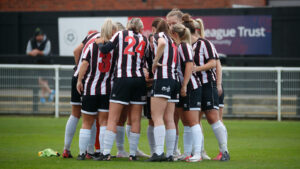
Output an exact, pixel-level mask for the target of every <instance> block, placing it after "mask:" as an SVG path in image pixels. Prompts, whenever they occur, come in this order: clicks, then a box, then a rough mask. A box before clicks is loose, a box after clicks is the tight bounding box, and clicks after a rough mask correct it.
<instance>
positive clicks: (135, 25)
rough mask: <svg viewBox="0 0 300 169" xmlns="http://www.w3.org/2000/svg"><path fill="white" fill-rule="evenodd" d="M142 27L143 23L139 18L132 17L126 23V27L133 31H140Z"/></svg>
mask: <svg viewBox="0 0 300 169" xmlns="http://www.w3.org/2000/svg"><path fill="white" fill-rule="evenodd" d="M143 28H144V24H143V22H142V20H141V19H140V18H132V19H131V20H130V21H128V23H127V29H128V30H132V31H133V32H135V33H140V32H141V30H142V29H143Z"/></svg>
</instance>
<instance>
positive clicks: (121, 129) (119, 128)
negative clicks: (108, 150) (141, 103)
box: [116, 106, 129, 158]
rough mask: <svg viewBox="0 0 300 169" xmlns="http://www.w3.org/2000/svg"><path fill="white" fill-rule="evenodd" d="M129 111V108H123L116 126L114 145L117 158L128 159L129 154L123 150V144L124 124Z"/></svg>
mask: <svg viewBox="0 0 300 169" xmlns="http://www.w3.org/2000/svg"><path fill="white" fill-rule="evenodd" d="M128 110H129V106H125V107H124V109H123V111H122V113H121V116H120V119H119V122H118V124H117V136H116V145H117V149H118V152H117V157H118V158H123V157H129V154H128V153H127V152H126V151H125V149H124V142H125V127H124V125H125V122H126V120H127V112H128Z"/></svg>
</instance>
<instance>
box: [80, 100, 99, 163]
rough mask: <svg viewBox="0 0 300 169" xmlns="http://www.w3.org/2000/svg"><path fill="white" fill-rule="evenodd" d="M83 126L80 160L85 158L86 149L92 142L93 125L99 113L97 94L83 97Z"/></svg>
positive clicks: (81, 130)
mask: <svg viewBox="0 0 300 169" xmlns="http://www.w3.org/2000/svg"><path fill="white" fill-rule="evenodd" d="M81 112H82V127H81V129H80V133H79V151H80V153H79V155H78V157H77V159H78V160H84V159H85V157H86V151H87V148H88V145H89V144H90V139H91V135H92V130H91V129H92V126H93V124H94V123H95V119H96V115H97V98H96V96H83V98H82V108H81Z"/></svg>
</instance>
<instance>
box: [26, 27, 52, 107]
mask: <svg viewBox="0 0 300 169" xmlns="http://www.w3.org/2000/svg"><path fill="white" fill-rule="evenodd" d="M50 51H51V42H50V40H49V39H48V38H47V36H46V35H45V34H44V32H43V31H42V30H41V29H40V28H36V29H35V31H34V35H33V37H32V38H31V39H30V40H29V41H28V43H27V48H26V54H27V55H29V56H32V57H33V58H36V57H38V56H48V55H50ZM38 84H39V86H40V88H41V90H42V97H41V98H40V102H41V103H45V102H46V99H45V97H46V96H47V95H48V101H49V102H52V101H53V99H54V94H55V91H54V90H51V89H50V87H49V84H48V81H47V80H45V79H43V78H42V77H39V78H38Z"/></svg>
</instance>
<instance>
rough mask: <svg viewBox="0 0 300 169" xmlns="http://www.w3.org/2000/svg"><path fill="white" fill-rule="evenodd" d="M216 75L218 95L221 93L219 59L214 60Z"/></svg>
mask: <svg viewBox="0 0 300 169" xmlns="http://www.w3.org/2000/svg"><path fill="white" fill-rule="evenodd" d="M216 62H217V63H216V64H217V67H216V74H217V75H216V76H217V89H218V95H219V96H220V95H221V94H222V92H223V91H222V65H221V61H220V59H217V60H216Z"/></svg>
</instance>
